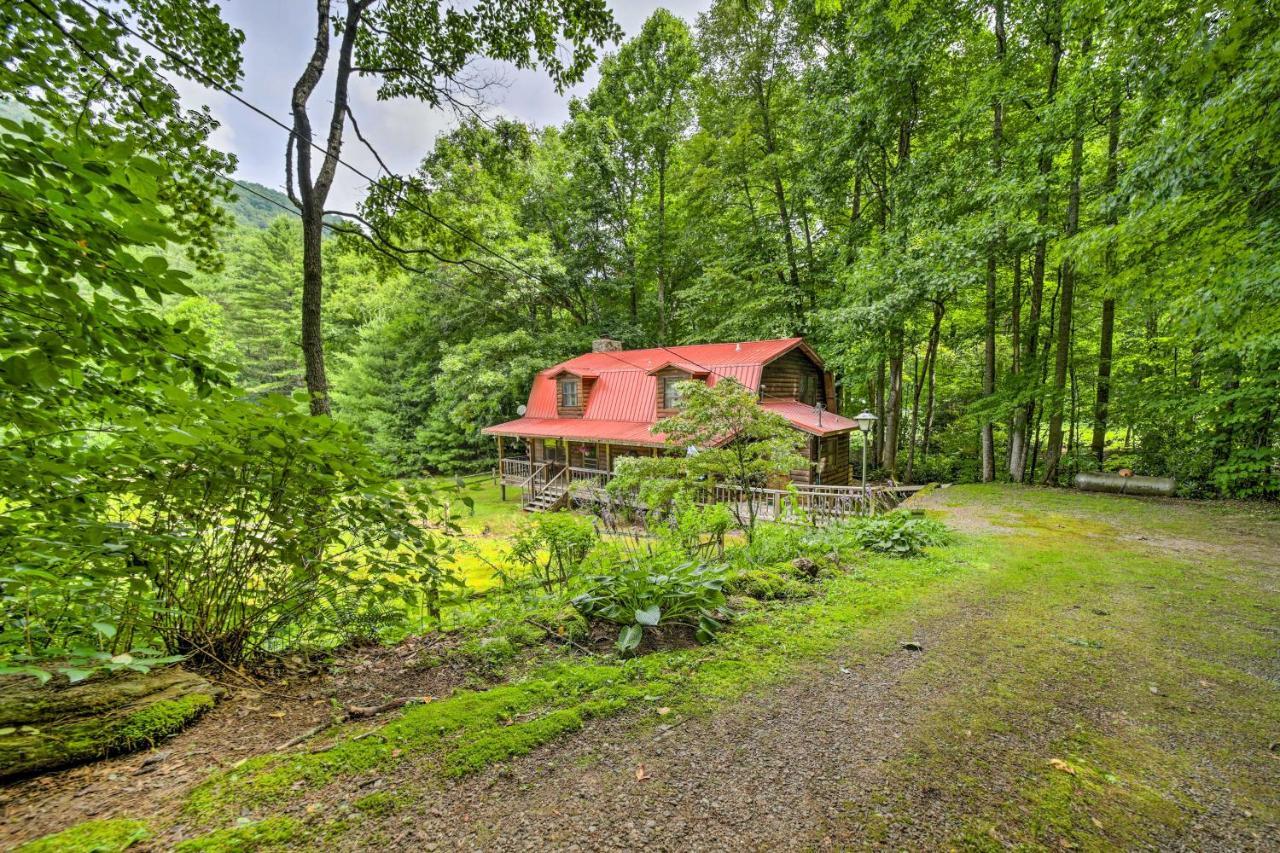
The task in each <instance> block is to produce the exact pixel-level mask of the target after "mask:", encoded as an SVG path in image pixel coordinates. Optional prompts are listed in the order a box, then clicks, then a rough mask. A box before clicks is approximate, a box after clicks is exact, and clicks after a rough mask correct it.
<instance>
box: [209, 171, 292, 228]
mask: <svg viewBox="0 0 1280 853" xmlns="http://www.w3.org/2000/svg"><path fill="white" fill-rule="evenodd" d="M236 184H239V185H240V186H235V185H234V184H233V185H232V187H231V192H233V193H234V194H235V200H234V201H231V202H228V203H227V204H226V205H225V207H226V208H227V210H229V211H231V215H232V216H234V217H235V218H236V221H237V222H239V223H240V224H241V225H247V226H248V227H250V228H266V227H267V225H268V224H270V222H271V220H273V219H275V218H276V217H277V216H293V214H292V213H291V212H290V211H293V210H296V209H297V208H295V207H294V206H293V202H291V201H289V197H288V196H287V195H285V194H284V193H282V192H280V191H279V190H273V189H272V188H271V187H264V186H263V185H262V184H255V183H254V182H253V181H246V180H243V179H239V178H237V179H236ZM250 190H252V192H250ZM267 199H271V201H267Z"/></svg>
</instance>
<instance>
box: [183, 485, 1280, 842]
mask: <svg viewBox="0 0 1280 853" xmlns="http://www.w3.org/2000/svg"><path fill="white" fill-rule="evenodd" d="M931 502H932V505H933V506H937V507H940V508H942V510H943V512H944V514H945V512H946V511H947V509H948V508H949V507H950V506H955V507H965V508H969V509H972V508H975V507H978V508H981V509H982V510H983V513H984V517H985V518H987V519H988V520H994V521H995V522H997V526H996V529H994V530H987V531H980V532H973V531H970V532H968V533H964V534H962V535H961V536H959V537H958V538H957V541H956V542H954V543H953V544H951V545H947V546H945V547H939V548H933V549H930V551H929V553H928V554H926V555H925V556H923V557H921V558H918V559H911V560H900V559H895V558H892V557H884V556H867V555H859V556H856V557H855V556H854V555H848V556H847V558H846V559H844V560H843V562H845V564H846V569H848V570H847V571H844V572H843V573H839V574H836V575H835V576H833V577H827V578H825V579H823V580H820V581H819V582H818V583H817V584H816V585H814V590H813V591H814V594H813V595H812V596H811V597H807V598H803V599H792V600H786V601H768V602H765V603H763V604H762V605H760V606H757V607H754V608H752V609H749V610H746V611H745V612H743V613H742V615H741V616H740V618H739V620H738V622H737V623H736V624H735V626H734V627H733V629H732V630H730V631H727V632H725V633H724V634H723V635H722V636H721V637H720V639H719V640H718V641H717V642H716V643H715V644H713V645H710V646H705V647H698V648H694V649H683V650H677V651H667V652H659V653H654V654H650V655H646V656H643V657H640V658H637V659H633V660H627V661H618V660H616V659H595V658H585V657H568V658H566V659H563V660H557V661H553V662H550V663H540V664H537V665H536V666H534V667H533V668H532V669H529V670H527V671H524V672H523V673H522V674H521V675H520V676H519V677H518V678H517V680H515V681H513V682H511V683H507V684H501V685H498V686H495V687H492V688H489V689H487V690H475V691H465V692H461V693H458V694H455V695H454V696H452V697H450V698H448V699H445V700H442V701H436V702H431V703H428V704H424V705H417V706H412V707H409V708H406V709H405V711H404V713H403V715H401V716H400V717H399V718H397V719H393V720H392V721H390V722H387V723H385V724H383V725H370V724H369V723H363V724H359V725H355V724H353V725H349V726H346V727H342V728H341V729H337V730H333V731H331V732H329V733H327V734H325V735H323V736H322V737H323V738H324V740H323V741H322V742H331V743H332V744H333V746H332V747H331V748H329V749H326V750H322V751H319V752H314V753H312V752H298V753H291V754H288V755H282V754H273V755H269V756H263V757H260V758H257V759H253V760H251V761H249V762H247V763H246V764H244V765H242V766H240V767H238V768H236V769H234V770H231V771H229V772H225V773H220V774H217V775H215V776H213V777H212V778H211V779H210V780H209V781H208V782H206V783H205V784H204V785H202V786H201V787H200V788H198V789H197V790H196V791H195V792H194V793H193V794H192V795H191V796H190V797H189V799H188V801H187V804H186V809H185V818H186V820H188V821H192V822H195V823H197V824H202V825H206V826H208V827H210V828H212V827H216V826H219V825H220V826H224V827H225V826H227V824H228V823H229V822H230V821H231V820H232V819H233V817H234V816H235V814H240V815H242V818H241V819H244V818H243V816H245V815H247V816H248V817H250V818H254V819H263V821H264V822H266V821H270V820H272V819H280V818H283V817H288V818H290V819H293V820H297V821H299V822H300V823H301V824H302V826H303V827H305V828H306V833H304V834H303V835H298V836H296V837H295V839H294V840H293V841H289V842H288V844H290V845H302V844H303V843H304V842H302V841H299V840H298V839H300V838H303V837H304V835H315V834H316V833H319V835H320V836H321V837H325V838H330V839H338V838H343V837H345V834H346V833H350V832H358V837H359V838H361V839H362V841H364V842H368V843H371V844H374V846H376V843H377V842H376V840H377V839H378V838H381V837H383V836H382V835H381V834H380V833H383V832H384V831H389V829H388V827H384V826H383V822H384V821H398V820H401V817H400V815H401V813H406V814H407V813H408V810H413V811H414V813H416V814H418V815H421V814H422V811H421V810H422V809H423V808H424V803H425V802H426V801H427V800H430V799H431V798H433V797H435V796H439V790H440V789H437V788H431V787H428V788H426V789H424V788H422V787H421V786H417V787H408V786H407V787H406V788H404V789H397V788H396V786H395V779H396V778H397V777H398V776H400V777H402V778H415V779H421V778H422V776H421V774H422V771H423V768H424V767H426V768H432V771H431V772H432V773H434V774H435V775H436V777H437V778H445V777H450V776H453V777H457V776H465V775H466V774H469V773H471V772H473V771H475V770H478V769H480V768H483V767H485V766H488V765H491V764H494V763H499V762H503V761H507V760H510V759H513V758H514V757H517V756H520V755H523V754H525V753H527V752H529V751H531V750H533V749H535V748H536V747H538V746H540V745H541V744H544V743H546V742H548V741H551V740H553V739H555V738H558V737H561V736H563V735H565V734H568V733H572V732H574V731H577V730H578V729H580V728H582V727H583V726H584V725H585V724H586V722H587V721H588V720H590V719H592V718H596V717H601V716H606V715H611V714H616V713H618V712H620V711H624V710H631V711H633V712H640V713H637V714H636V716H635V719H636V720H637V722H638V723H639V724H641V725H642V726H644V725H653V724H657V723H658V721H659V720H661V721H664V722H670V721H672V720H676V719H680V718H683V717H688V716H690V715H705V714H710V713H714V712H715V711H716V709H718V708H722V707H724V705H725V702H727V701H730V700H733V699H735V698H737V697H741V696H742V695H743V694H745V693H748V692H755V691H760V690H762V689H763V688H765V687H766V686H767V685H768V684H770V683H772V682H776V681H778V680H780V679H787V678H805V677H808V675H807V673H808V672H810V670H811V667H812V666H813V665H814V663H815V662H819V661H823V660H826V659H828V658H829V656H830V655H832V654H834V653H838V654H839V655H840V656H841V660H842V661H845V662H847V663H849V664H850V665H855V662H857V661H858V660H864V661H874V660H875V659H877V657H880V656H883V655H885V654H888V653H890V652H892V651H894V650H896V649H897V643H898V640H899V639H901V638H902V637H904V636H910V633H909V632H910V630H911V626H912V625H924V624H935V623H936V624H946V625H950V626H951V627H949V628H948V629H947V633H946V635H945V637H943V638H942V639H940V640H937V641H935V642H933V643H931V644H930V645H929V647H928V648H927V649H926V653H925V655H924V657H923V659H922V662H921V664H920V665H919V666H918V667H915V668H914V669H912V670H911V672H909V673H908V674H907V675H906V676H905V682H904V686H903V689H906V690H911V689H913V688H915V689H919V695H920V696H921V697H922V700H921V701H922V703H924V707H922V708H921V713H920V715H919V719H918V720H917V721H915V722H914V723H913V724H912V725H911V726H909V727H908V728H906V730H904V731H903V732H902V737H903V741H904V743H903V746H904V748H903V749H902V750H901V753H900V755H899V756H898V757H897V758H896V759H895V760H894V761H893V762H892V763H891V764H890V765H889V766H886V767H884V768H883V769H882V771H881V772H883V773H884V774H885V776H886V778H887V779H888V780H889V783H888V789H889V791H890V792H891V793H890V794H888V795H886V796H885V797H883V798H880V799H877V800H875V801H874V802H872V801H864V802H850V803H848V804H847V808H846V810H845V812H844V816H843V818H842V821H843V825H842V828H841V834H842V837H844V838H846V839H847V840H848V842H849V843H850V844H855V845H856V844H875V843H885V844H889V845H891V846H894V845H895V844H896V845H897V846H901V845H902V844H903V843H908V842H909V841H910V840H911V839H913V838H918V837H920V836H919V833H926V834H928V833H932V835H928V837H930V838H932V839H933V840H935V841H938V842H940V843H944V844H945V845H947V846H956V847H971V848H986V847H992V848H994V847H996V846H1005V845H1015V846H1032V847H1039V846H1063V845H1066V846H1077V847H1084V848H1095V849H1096V848H1106V847H1115V846H1122V847H1134V846H1161V845H1162V844H1166V843H1169V842H1170V841H1171V840H1176V839H1178V838H1180V837H1182V836H1183V834H1184V833H1186V832H1187V831H1189V830H1188V828H1189V827H1191V826H1192V825H1194V824H1195V823H1196V822H1197V821H1200V820H1203V819H1207V818H1214V819H1217V820H1220V821H1221V820H1225V821H1227V823H1228V824H1229V825H1231V826H1233V827H1235V823H1240V826H1239V827H1238V829H1239V831H1240V832H1241V833H1243V835H1242V838H1244V839H1245V840H1247V839H1248V838H1249V837H1251V836H1250V835H1249V834H1250V833H1256V832H1258V831H1259V829H1258V828H1259V827H1265V826H1267V825H1272V826H1274V825H1275V824H1276V823H1277V822H1280V804H1278V802H1277V796H1276V791H1275V787H1274V784H1273V783H1274V772H1275V767H1276V762H1275V759H1274V757H1273V756H1272V755H1271V754H1270V751H1269V748H1268V744H1269V741H1268V738H1270V740H1275V732H1277V731H1280V691H1277V689H1276V687H1275V680H1276V676H1277V672H1276V670H1275V665H1274V661H1275V659H1276V651H1277V649H1276V645H1277V644H1276V637H1275V633H1274V626H1275V625H1276V624H1277V621H1278V620H1277V614H1280V594H1278V593H1277V583H1276V581H1277V578H1276V571H1275V568H1274V565H1275V564H1274V562H1273V563H1272V564H1271V565H1270V566H1268V565H1266V564H1265V560H1261V561H1260V559H1259V557H1260V556H1261V557H1265V556H1266V554H1265V546H1264V551H1263V552H1257V553H1255V552H1256V551H1257V548H1258V545H1257V543H1258V542H1260V541H1261V542H1264V543H1265V541H1266V540H1267V537H1268V536H1269V535H1274V534H1275V533H1276V532H1280V516H1277V515H1275V514H1274V513H1271V514H1268V513H1267V512H1266V511H1261V512H1254V511H1253V510H1252V509H1250V508H1246V509H1245V510H1244V514H1243V516H1242V514H1241V511H1240V510H1239V509H1236V510H1230V509H1226V510H1224V509H1221V508H1218V507H1214V506H1206V507H1194V506H1192V507H1190V508H1183V509H1179V510H1178V511H1176V512H1174V511H1171V510H1170V509H1169V507H1168V506H1167V505H1164V504H1160V503H1151V502H1143V501H1134V500H1131V499H1125V498H1114V497H1107V496H1088V495H1078V494H1073V493H1068V492H1060V491H1053V490H1035V489H1016V488H1011V487H1004V488H1000V487H963V488H953V489H948V490H945V491H943V492H940V493H938V494H936V495H934V496H932V498H931ZM1219 528H1220V529H1219ZM1229 530H1239V531H1241V536H1243V537H1245V538H1248V539H1249V541H1250V542H1251V543H1253V544H1252V545H1250V547H1251V548H1254V549H1255V550H1254V551H1251V552H1250V556H1249V558H1248V559H1244V558H1237V557H1234V556H1233V554H1232V550H1231V544H1232V542H1231V539H1230V538H1229V536H1228V535H1227V534H1224V532H1223V531H1229ZM1259 531H1262V532H1261V533H1259ZM1161 536H1164V537H1187V538H1189V539H1196V541H1200V542H1206V543H1209V545H1210V546H1212V545H1213V543H1215V542H1217V543H1218V544H1219V545H1221V546H1222V547H1219V548H1217V550H1215V548H1214V547H1209V548H1207V549H1201V550H1191V551H1188V550H1186V549H1182V550H1174V551H1171V550H1169V549H1166V548H1162V547H1161V544H1160V542H1159V541H1157V540H1158V538H1159V537H1161ZM1273 541H1274V540H1273ZM1272 556H1273V557H1274V556H1275V554H1274V550H1273V552H1272ZM850 566H851V568H849V567H850ZM1268 626H1270V628H1268ZM1267 661H1271V663H1270V664H1268V663H1267ZM658 707H663V708H664V709H667V710H666V711H665V714H664V715H663V716H662V717H658V716H657V715H656V714H654V713H653V710H654V709H656V708H658ZM375 777H376V780H378V781H379V784H381V785H385V786H386V787H385V788H384V789H383V791H384V792H385V796H384V793H383V792H379V793H376V794H373V795H366V796H364V797H358V796H355V795H354V794H353V795H351V796H349V797H348V799H349V800H350V803H349V804H348V805H347V806H346V807H345V811H342V812H340V813H341V814H346V815H349V817H346V818H340V819H339V820H332V819H330V818H329V817H322V815H327V814H328V812H329V810H328V809H327V808H319V807H318V806H317V803H318V802H321V801H324V802H327V803H330V804H331V803H332V802H333V798H334V797H335V796H337V797H339V798H341V797H342V796H343V794H342V792H344V791H346V792H358V791H360V790H361V782H362V780H372V779H374V778H375ZM464 784H465V783H464ZM364 790H366V791H367V789H364ZM424 798H425V799H424ZM926 799H927V800H929V801H930V802H931V803H932V805H929V806H927V807H926V805H925V804H924V800H926ZM938 802H942V803H945V804H946V809H945V812H946V817H947V819H946V820H929V821H926V820H924V819H922V818H921V815H924V814H934V813H936V812H937V809H938V806H937V803H938ZM1224 814H1225V815H1226V817H1223V815H1224ZM1245 814H1247V815H1249V817H1248V818H1241V817H1239V815H1245ZM1233 815H1235V817H1233ZM1232 821H1235V823H1232ZM273 825H274V824H271V823H267V826H273ZM295 828H296V827H295ZM243 829H244V827H240V828H235V827H233V829H232V830H231V832H233V833H235V832H241V831H242V830H243ZM236 837H239V836H233V835H228V836H222V835H218V834H216V833H215V834H214V835H210V836H208V837H207V838H213V839H221V838H227V839H234V838H236ZM387 837H392V836H390V835H388V836H387ZM904 839H906V842H904ZM227 843H231V842H230V841H228V842H227ZM271 843H277V842H275V841H272V842H271ZM306 843H310V842H306ZM191 849H214V850H217V849H241V848H236V847H222V848H219V847H205V848H191Z"/></svg>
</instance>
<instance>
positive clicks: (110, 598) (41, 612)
mask: <svg viewBox="0 0 1280 853" xmlns="http://www.w3.org/2000/svg"><path fill="white" fill-rule="evenodd" d="M173 396H174V399H173V400H172V401H171V402H172V403H173V407H172V409H171V411H168V412H164V413H157V414H154V415H152V416H150V417H149V418H147V420H146V423H145V425H143V424H141V423H136V422H132V421H130V420H128V419H123V420H122V421H121V423H120V427H121V428H120V430H119V431H118V432H117V433H116V434H115V435H114V436H113V437H112V438H111V439H110V441H109V446H108V447H107V448H105V449H104V452H103V453H102V454H101V455H100V456H99V457H98V462H99V467H98V468H97V469H96V470H93V471H91V472H87V474H88V475H89V476H90V477H91V482H93V483H94V484H95V487H96V488H98V489H99V490H100V491H101V492H102V493H103V494H106V495H109V496H110V499H109V500H108V501H107V502H106V503H105V504H104V505H103V507H102V508H101V511H102V512H104V513H106V526H105V527H104V530H105V531H107V535H103V536H95V537H92V538H90V539H88V540H86V541H79V542H70V541H64V542H62V543H60V545H59V548H58V559H56V560H52V561H51V562H50V563H49V565H48V567H47V568H46V569H44V570H41V571H38V572H32V571H26V572H18V573H15V574H14V576H13V577H11V578H10V579H9V581H8V582H7V583H6V585H5V609H6V617H7V618H6V621H7V623H8V624H10V625H15V626H17V627H19V628H20V629H21V631H22V636H17V635H6V637H5V640H6V642H7V643H13V642H15V641H17V642H22V643H23V647H22V648H21V650H20V652H18V653H17V654H15V655H14V660H15V661H19V660H26V661H31V660H32V659H35V658H40V657H51V656H52V657H64V658H67V659H70V660H76V659H80V658H85V655H86V653H90V652H91V653H92V654H93V655H101V654H102V649H101V648H94V646H95V644H94V643H93V642H92V641H93V636H92V635H90V634H87V632H86V631H85V628H86V627H91V628H92V631H93V632H94V633H95V634H97V635H98V638H99V639H100V643H98V644H97V645H105V646H106V647H107V650H108V651H111V652H113V653H114V652H120V651H127V650H128V649H130V648H132V647H134V646H135V645H138V644H143V645H159V646H161V647H163V649H164V650H165V651H166V652H167V653H169V654H171V655H183V656H190V657H192V658H194V659H196V660H205V661H211V662H223V663H234V662H238V661H241V660H243V659H245V658H246V657H250V656H252V655H254V654H256V653H259V652H262V651H271V650H277V649H279V648H282V647H285V646H289V645H298V644H308V643H317V642H323V641H325V638H326V637H327V636H330V635H332V633H333V632H335V631H336V632H338V633H339V635H341V634H343V633H344V632H349V631H351V630H353V629H355V628H357V627H358V626H356V624H355V623H354V622H352V621H351V619H349V618H347V616H350V615H351V614H347V616H343V615H342V614H341V613H339V610H335V609H334V607H333V606H331V604H332V603H333V602H339V609H340V610H345V609H350V608H349V606H348V605H346V604H342V602H344V601H349V602H354V603H352V604H350V606H351V607H355V608H356V610H362V612H363V613H364V615H365V616H366V617H372V616H373V615H374V614H375V612H376V613H380V614H382V615H381V616H379V617H378V621H380V622H385V621H386V619H385V616H386V613H387V611H390V610H394V609H396V608H403V607H404V606H406V605H412V604H415V603H417V602H418V600H419V599H420V598H421V597H422V595H423V592H424V591H425V590H426V589H428V588H429V587H430V586H431V585H432V584H433V583H437V582H439V580H440V579H441V578H442V577H445V578H447V577H449V576H450V572H449V570H448V568H447V566H446V564H445V557H446V555H447V552H448V548H447V543H446V541H445V537H444V536H442V535H441V534H442V533H446V532H448V531H447V522H437V523H438V524H445V525H446V526H445V527H437V528H436V529H425V528H424V527H422V526H419V524H418V523H417V522H418V521H420V520H423V519H432V518H436V517H438V516H439V514H440V507H439V501H438V500H437V499H436V496H435V495H434V494H432V493H431V492H430V491H428V490H427V487H425V486H418V487H415V488H413V489H410V488H408V487H404V486H401V485H400V484H397V483H395V482H393V481H389V480H386V479H384V478H382V477H381V476H380V475H379V474H377V473H376V471H377V466H376V465H375V464H374V460H372V459H371V458H370V457H369V455H368V454H367V452H365V451H364V450H363V449H362V447H361V445H360V443H359V441H358V440H357V439H356V437H355V436H354V435H353V434H352V433H351V432H350V430H349V429H347V428H345V427H343V426H342V425H341V424H339V423H337V422H335V421H333V420H332V419H329V418H316V417H313V416H311V415H309V414H307V413H306V411H305V409H304V407H303V405H302V404H301V402H300V401H297V400H292V399H289V398H285V397H278V396H276V397H267V398H263V399H261V400H257V401H247V400H237V399H231V398H229V397H227V396H222V395H219V396H218V397H216V398H215V399H213V400H209V401H205V400H188V401H185V402H182V401H179V400H178V399H177V397H176V395H173ZM45 529H46V528H45V527H44V526H41V525H33V526H32V527H31V528H29V529H25V530H22V531H20V532H21V533H22V535H24V536H26V537H32V538H34V537H36V536H38V535H40V533H41V531H42V530H45ZM47 553H52V552H47ZM326 602H328V603H330V606H325V604H326ZM352 612H353V613H354V612H355V611H352ZM356 615H359V614H356ZM90 617H92V619H93V621H92V624H91V626H84V625H82V624H80V623H82V622H83V621H84V620H85V619H86V618H90ZM366 621H367V619H366ZM366 627H367V626H366ZM357 633H367V632H366V631H365V629H364V628H360V629H359V630H358V631H357ZM346 638H347V639H351V637H346ZM24 640H25V642H23V641H24Z"/></svg>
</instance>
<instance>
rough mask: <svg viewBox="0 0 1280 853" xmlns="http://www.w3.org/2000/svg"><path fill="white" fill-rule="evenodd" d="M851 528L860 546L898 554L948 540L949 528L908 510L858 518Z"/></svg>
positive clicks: (850, 530) (911, 552) (911, 555)
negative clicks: (912, 513) (907, 511)
mask: <svg viewBox="0 0 1280 853" xmlns="http://www.w3.org/2000/svg"><path fill="white" fill-rule="evenodd" d="M848 529H849V532H850V533H851V534H852V537H853V540H854V541H855V542H857V543H858V546H859V547H861V548H865V549H866V550H868V551H875V552H877V553H880V554H893V555H894V556H897V557H914V556H915V555H917V554H919V553H920V551H921V550H922V549H923V548H925V547H926V546H928V545H941V544H944V543H945V542H946V541H947V539H948V536H947V529H946V528H945V527H943V526H942V525H941V524H939V523H938V522H936V521H932V520H930V519H927V518H923V517H920V516H913V515H911V514H909V513H906V512H891V513H887V514H885V515H880V516H874V517H872V518H863V519H858V520H857V521H854V522H850V523H849V525H848Z"/></svg>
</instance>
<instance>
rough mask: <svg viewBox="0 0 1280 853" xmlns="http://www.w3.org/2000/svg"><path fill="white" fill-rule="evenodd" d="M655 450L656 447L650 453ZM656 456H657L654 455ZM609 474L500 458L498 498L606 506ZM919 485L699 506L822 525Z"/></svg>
mask: <svg viewBox="0 0 1280 853" xmlns="http://www.w3.org/2000/svg"><path fill="white" fill-rule="evenodd" d="M655 450H656V449H655ZM655 455H656V454H655ZM613 476H614V475H613V472H612V471H607V470H603V469H601V468H595V467H587V466H578V465H565V464H559V465H557V464H555V463H554V462H546V461H544V462H539V461H534V460H530V459H529V458H527V457H503V458H502V459H501V460H500V461H499V464H498V477H499V482H500V483H501V484H502V485H503V490H504V491H503V497H504V499H505V496H506V495H505V488H506V486H508V485H511V486H515V487H517V488H519V489H520V493H521V494H520V500H521V504H522V506H523V507H524V508H525V509H526V510H528V511H530V512H545V511H549V510H553V509H558V508H560V507H563V506H566V505H570V504H575V503H577V504H583V505H588V504H595V505H609V504H614V503H616V502H617V499H616V498H614V497H613V496H611V495H610V494H609V493H608V492H607V491H606V488H605V487H606V486H607V485H608V484H609V481H610V480H611V479H613ZM921 488H923V486H899V485H875V486H868V487H867V488H866V489H865V490H864V489H862V488H861V487H858V486H824V485H815V484H807V483H792V484H791V485H790V486H789V487H788V488H785V489H775V488H755V489H751V490H749V494H748V493H746V492H744V491H743V490H742V489H738V488H736V487H733V486H727V485H713V486H709V487H708V488H707V489H706V490H705V492H704V493H703V494H701V495H700V496H699V502H701V503H707V504H710V503H722V504H726V505H728V506H729V507H730V509H731V510H732V511H733V512H734V513H735V515H736V516H737V517H738V518H739V519H742V520H745V519H746V518H747V517H748V516H749V515H750V514H751V512H752V509H753V507H752V505H753V504H754V511H755V516H756V518H757V519H760V520H764V521H782V522H785V523H796V524H825V523H829V522H831V521H836V520H839V519H841V518H847V517H850V516H855V515H865V514H869V513H875V512H883V511H886V510H889V509H892V508H893V507H895V506H897V505H898V504H899V503H901V502H902V501H903V500H904V499H905V498H906V497H907V496H908V495H909V494H911V493H912V492H916V491H919V490H920V489H921Z"/></svg>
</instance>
